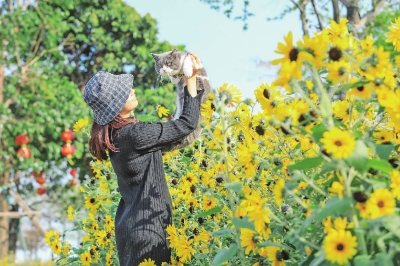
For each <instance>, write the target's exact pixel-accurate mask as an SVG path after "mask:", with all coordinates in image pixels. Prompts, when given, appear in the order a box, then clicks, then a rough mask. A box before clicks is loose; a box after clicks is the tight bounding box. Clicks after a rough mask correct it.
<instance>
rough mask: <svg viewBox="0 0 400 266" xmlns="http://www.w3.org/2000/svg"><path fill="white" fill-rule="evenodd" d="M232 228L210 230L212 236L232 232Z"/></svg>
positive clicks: (225, 234)
mask: <svg viewBox="0 0 400 266" xmlns="http://www.w3.org/2000/svg"><path fill="white" fill-rule="evenodd" d="M232 232H233V230H232V229H222V230H219V231H216V232H212V233H211V235H212V236H217V237H218V236H227V235H230V234H232Z"/></svg>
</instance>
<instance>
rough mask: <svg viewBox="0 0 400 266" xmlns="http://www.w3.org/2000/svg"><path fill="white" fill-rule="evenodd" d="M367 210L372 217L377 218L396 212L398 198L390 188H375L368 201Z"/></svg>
mask: <svg viewBox="0 0 400 266" xmlns="http://www.w3.org/2000/svg"><path fill="white" fill-rule="evenodd" d="M366 207H367V211H368V213H369V215H370V218H371V219H376V218H379V217H382V216H385V215H390V214H393V213H394V208H395V207H396V200H395V199H394V198H393V195H392V194H391V193H390V191H389V190H388V189H385V188H380V189H377V190H375V191H374V192H373V193H372V194H371V197H370V198H369V199H368V201H367V206H366Z"/></svg>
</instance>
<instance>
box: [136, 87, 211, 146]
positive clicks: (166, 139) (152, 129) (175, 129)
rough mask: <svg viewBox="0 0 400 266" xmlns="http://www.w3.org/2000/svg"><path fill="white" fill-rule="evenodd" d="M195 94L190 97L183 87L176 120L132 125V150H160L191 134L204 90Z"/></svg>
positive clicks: (196, 122) (197, 116) (196, 120)
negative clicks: (180, 111) (179, 109)
mask: <svg viewBox="0 0 400 266" xmlns="http://www.w3.org/2000/svg"><path fill="white" fill-rule="evenodd" d="M197 92H198V93H197V95H196V96H195V97H192V96H191V95H190V94H189V91H188V89H187V87H186V86H185V87H184V104H183V110H182V114H181V116H180V117H179V118H178V119H176V120H172V121H168V122H163V123H161V122H160V123H148V122H139V123H137V124H135V125H132V126H131V128H130V131H129V136H130V138H131V141H132V144H133V148H134V149H135V150H138V151H140V150H143V151H145V150H146V151H147V152H148V151H153V150H157V149H161V148H162V147H163V145H166V144H169V143H171V142H174V141H177V140H179V139H181V138H183V137H185V136H187V135H189V134H190V133H191V132H193V131H194V130H195V129H196V127H197V124H198V121H199V115H200V104H201V97H202V95H203V93H204V90H201V91H197Z"/></svg>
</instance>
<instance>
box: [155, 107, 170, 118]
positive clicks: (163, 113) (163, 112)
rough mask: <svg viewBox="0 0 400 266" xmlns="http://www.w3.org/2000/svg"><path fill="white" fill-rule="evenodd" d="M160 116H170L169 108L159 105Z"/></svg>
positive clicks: (158, 112)
mask: <svg viewBox="0 0 400 266" xmlns="http://www.w3.org/2000/svg"><path fill="white" fill-rule="evenodd" d="M157 114H158V117H163V116H168V115H169V110H168V109H167V108H165V107H164V106H162V105H159V106H157Z"/></svg>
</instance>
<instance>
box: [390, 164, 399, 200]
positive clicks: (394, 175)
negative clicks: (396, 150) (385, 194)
mask: <svg viewBox="0 0 400 266" xmlns="http://www.w3.org/2000/svg"><path fill="white" fill-rule="evenodd" d="M390 177H391V183H390V188H391V189H392V195H393V196H394V197H396V198H397V199H398V200H400V172H399V171H397V170H393V171H392V172H391V173H390Z"/></svg>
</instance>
